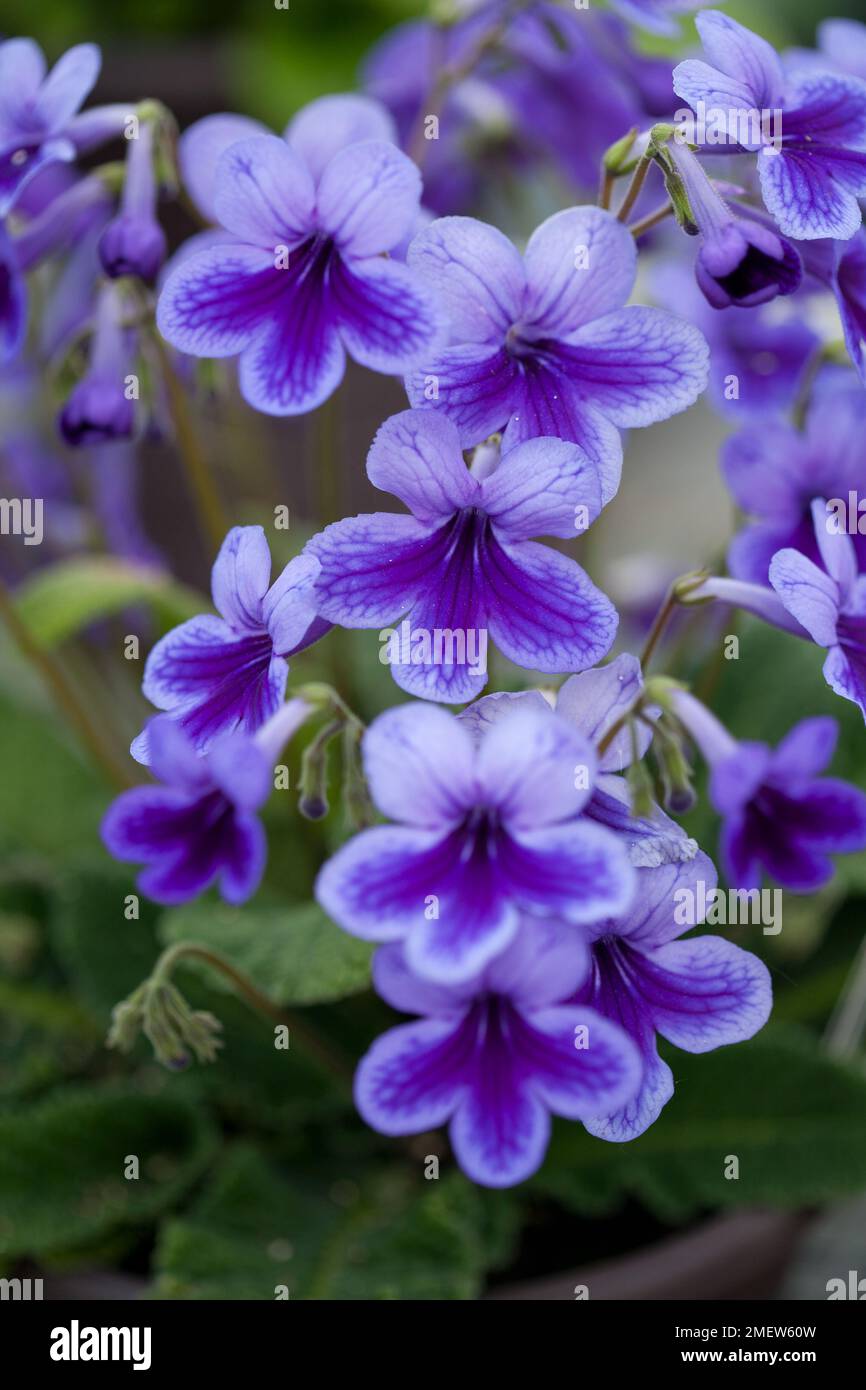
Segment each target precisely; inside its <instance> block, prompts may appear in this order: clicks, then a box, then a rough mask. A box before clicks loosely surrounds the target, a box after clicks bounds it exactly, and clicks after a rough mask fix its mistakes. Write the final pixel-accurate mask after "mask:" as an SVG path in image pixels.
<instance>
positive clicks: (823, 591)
mask: <svg viewBox="0 0 866 1390" xmlns="http://www.w3.org/2000/svg"><path fill="white" fill-rule="evenodd" d="M770 583H771V584H772V586H773V588H774V589H775V591H776V593H777V594H778V595H779V598H780V599H781V600H782V602H783V604H784V605H785V608H786V610H787V611H788V612H789V613H790V614H791V615H792V616H793V617H794V618H796V620H797V622H798V623H800V624H801V625H802V626H803V627H804V628H805V629H806V631H807V632H808V633H809V635H810V637H811V638H812V640H813V641H814V642H817V643H818V646H819V647H832V646H833V644H834V643H835V641H836V627H837V621H838V616H839V587H838V585H837V584H836V581H835V580H834V579H831V578H830V576H829V574H825V573H824V571H823V570H822V569H819V568H818V566H817V565H816V564H814V563H813V561H812V560H807V559H806V556H805V555H801V554H800V552H799V551H798V550H780V551H779V552H778V554H776V555H774V556H773V559H772V561H771V563H770Z"/></svg>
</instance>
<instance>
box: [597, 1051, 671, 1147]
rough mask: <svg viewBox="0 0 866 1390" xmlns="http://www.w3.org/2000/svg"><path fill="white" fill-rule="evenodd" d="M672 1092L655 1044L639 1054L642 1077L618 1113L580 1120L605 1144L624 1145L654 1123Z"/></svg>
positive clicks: (665, 1064) (668, 1069) (666, 1069)
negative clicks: (641, 1064) (637, 1086)
mask: <svg viewBox="0 0 866 1390" xmlns="http://www.w3.org/2000/svg"><path fill="white" fill-rule="evenodd" d="M673 1093H674V1078H673V1073H672V1072H671V1069H670V1067H669V1066H668V1064H667V1062H663V1061H662V1059H661V1058H660V1057H659V1055H658V1050H657V1048H656V1045H655V1042H654V1041H652V1042H651V1043H650V1045H649V1048H648V1050H647V1051H646V1052H644V1054H643V1075H642V1077H641V1081H640V1086H639V1088H638V1091H637V1094H636V1095H635V1096H634V1097H633V1099H632V1100H630V1101H628V1103H627V1104H626V1105H624V1106H621V1107H620V1109H619V1110H614V1111H613V1112H612V1113H611V1114H609V1115H596V1116H594V1117H593V1118H591V1119H586V1120H584V1122H583V1123H584V1125H585V1127H586V1129H587V1130H588V1131H589V1133H590V1134H593V1135H595V1137H596V1138H597V1139H606V1140H607V1141H608V1143H612V1144H625V1143H628V1142H629V1141H630V1140H632V1139H637V1137H638V1135H640V1134H643V1133H645V1131H646V1130H648V1129H649V1127H650V1125H652V1124H655V1122H656V1120H657V1119H658V1117H659V1115H660V1114H661V1112H662V1110H663V1109H664V1107H665V1106H666V1105H667V1103H668V1101H669V1100H670V1098H671V1096H672V1095H673Z"/></svg>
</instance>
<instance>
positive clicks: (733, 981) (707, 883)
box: [572, 854, 772, 1143]
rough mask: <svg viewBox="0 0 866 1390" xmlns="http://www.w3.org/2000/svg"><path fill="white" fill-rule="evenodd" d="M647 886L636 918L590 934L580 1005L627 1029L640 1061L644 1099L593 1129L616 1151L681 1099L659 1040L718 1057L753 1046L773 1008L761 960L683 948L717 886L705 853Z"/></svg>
mask: <svg viewBox="0 0 866 1390" xmlns="http://www.w3.org/2000/svg"><path fill="white" fill-rule="evenodd" d="M638 879H639V883H638V891H637V893H636V895H635V898H634V902H633V905H632V907H631V909H630V910H629V912H627V913H626V914H625V915H624V916H622V917H620V918H619V919H618V920H616V921H611V922H601V923H597V924H596V925H595V926H594V927H591V928H590V929H589V935H590V937H591V938H592V946H591V965H590V969H589V973H588V975H587V977H586V979H585V981H584V983H583V984H582V985H581V986H580V987H579V989H578V990H577V991H576V992H575V994H574V995H573V997H572V1000H573V1002H574V1003H575V1004H579V1005H580V1006H581V1007H588V1008H591V1009H594V1010H597V1011H598V1012H599V1013H600V1014H602V1015H603V1016H604V1017H606V1018H608V1019H610V1021H611V1022H612V1023H616V1024H618V1025H619V1027H620V1028H621V1029H622V1030H623V1031H624V1032H625V1033H626V1034H628V1036H629V1037H630V1038H631V1039H632V1040H633V1041H634V1043H635V1044H636V1046H637V1048H638V1051H639V1053H640V1057H641V1063H642V1076H641V1082H640V1086H639V1088H638V1090H637V1093H636V1094H635V1095H634V1096H633V1097H632V1098H631V1099H630V1100H628V1101H627V1102H626V1103H625V1104H624V1105H622V1106H617V1107H616V1108H615V1109H613V1110H611V1111H607V1112H599V1114H598V1115H597V1116H596V1117H595V1118H594V1119H589V1120H586V1121H585V1124H586V1128H587V1129H588V1130H589V1132H590V1134H595V1135H597V1136H598V1137H599V1138H600V1139H607V1140H610V1141H612V1142H616V1143H622V1142H625V1141H627V1140H630V1139H636V1138H637V1136H638V1135H639V1134H643V1132H644V1130H646V1129H648V1128H649V1126H650V1125H651V1124H653V1123H654V1121H655V1120H657V1119H658V1116H659V1114H660V1113H661V1110H662V1108H663V1107H664V1106H665V1105H666V1104H667V1102H668V1101H669V1100H670V1098H671V1096H672V1095H673V1093H674V1078H673V1074H672V1072H671V1069H670V1067H669V1066H668V1064H667V1063H666V1062H663V1061H662V1059H661V1058H660V1057H659V1054H658V1048H657V1044H656V1035H657V1034H660V1035H661V1036H662V1037H663V1038H666V1039H667V1041H668V1042H671V1043H673V1044H674V1046H675V1047H681V1048H682V1049H683V1050H684V1051H685V1052H710V1051H712V1050H713V1049H715V1048H717V1047H723V1046H726V1045H728V1044H730V1043H736V1042H744V1041H745V1040H746V1039H747V1038H751V1037H752V1036H753V1035H754V1034H755V1033H757V1032H758V1030H759V1029H760V1028H763V1026H764V1024H765V1023H766V1021H767V1018H768V1017H769V1014H770V1008H771V1006H772V987H771V984H770V975H769V972H768V970H767V967H766V966H765V965H764V963H763V961H761V960H759V959H758V957H757V956H754V955H752V954H751V952H749V951H744V950H742V949H741V948H740V947H739V946H735V945H734V944H733V942H731V941H726V940H725V939H724V938H723V937H720V936H697V937H690V938H689V939H688V940H687V941H680V940H678V939H677V938H679V937H681V936H682V935H683V933H684V932H686V931H688V930H689V928H690V927H693V926H695V925H696V905H697V903H698V902H699V901H701V893H700V890H701V888H703V893H704V898H705V896H706V893H707V892H708V891H710V890H712V889H713V888H714V887H715V883H716V873H715V869H714V868H713V865H712V862H711V861H710V860H709V859H708V858H707V856H706V855H705V854H699V855H698V856H697V857H696V858H695V859H694V860H692V861H691V863H689V864H676V865H674V864H670V865H664V866H662V867H661V868H657V869H641V870H639V871H638Z"/></svg>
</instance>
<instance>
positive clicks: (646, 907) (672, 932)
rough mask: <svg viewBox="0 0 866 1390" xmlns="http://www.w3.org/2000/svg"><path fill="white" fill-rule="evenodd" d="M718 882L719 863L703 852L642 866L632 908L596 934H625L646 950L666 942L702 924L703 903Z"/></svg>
mask: <svg viewBox="0 0 866 1390" xmlns="http://www.w3.org/2000/svg"><path fill="white" fill-rule="evenodd" d="M717 882H718V875H717V874H716V868H715V865H714V864H713V861H712V860H711V859H710V858H709V856H708V855H706V854H704V853H703V852H702V851H698V853H697V854H696V855H695V856H694V857H693V858H692V859H690V860H686V861H681V862H679V863H671V864H662V865H659V867H658V868H646V869H638V870H637V889H636V892H635V894H634V897H633V898H632V901H631V904H630V906H629V908H628V910H627V911H626V912H624V913H623V914H622V915H621V916H620V917H619V919H618V920H617V921H615V922H611V923H608V924H604V925H603V926H602V927H600V928H597V929H594V931H593V935H599V936H604V935H608V934H613V935H616V936H621V937H624V938H626V939H627V940H628V941H629V942H630V943H631V944H632V945H634V946H640V948H641V950H644V951H646V950H649V949H651V948H654V947H657V946H663V945H666V944H667V942H669V941H673V940H675V939H676V937H678V936H682V935H683V933H684V932H687V931H689V930H690V929H691V928H692V927H694V926H698V925H699V924H700V921H701V920H702V916H701V913H700V904H701V903H705V902H706V899H707V897H708V896H709V894H710V893H711V892H712V891H713V889H714V888H715V887H716V884H717Z"/></svg>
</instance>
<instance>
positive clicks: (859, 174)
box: [758, 146, 866, 241]
mask: <svg viewBox="0 0 866 1390" xmlns="http://www.w3.org/2000/svg"><path fill="white" fill-rule="evenodd" d="M758 177H759V179H760V181H761V195H762V197H763V199H764V203H765V205H766V207H767V211H768V212H769V213H770V214H771V215H772V217H773V219H774V220H775V221H776V222H777V223H778V225H779V228H780V230H781V231H783V232H784V233H785V234H786V235H787V236H792V237H797V238H799V239H800V240H801V241H812V240H815V239H816V238H819V237H837V238H839V239H841V240H846V241H847V240H848V239H849V238H850V237H852V236H853V235H854V233H855V232H856V231H857V229H858V228H859V227H860V225H861V223H862V220H863V218H862V215H861V212H860V205H859V203H858V201H857V198H858V195H862V194H864V193H866V151H863V150H846V149H842V148H838V149H833V150H832V151H829V150H827V149H826V148H825V147H822V146H816V147H815V150H814V151H813V150H812V149H811V148H810V147H806V148H805V149H801V148H799V147H797V148H794V149H789V148H787V147H786V146H783V147H782V149H781V150H775V149H773V148H772V147H769V146H767V147H765V148H764V149H763V150H762V151H761V154H760V156H759V159H758Z"/></svg>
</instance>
